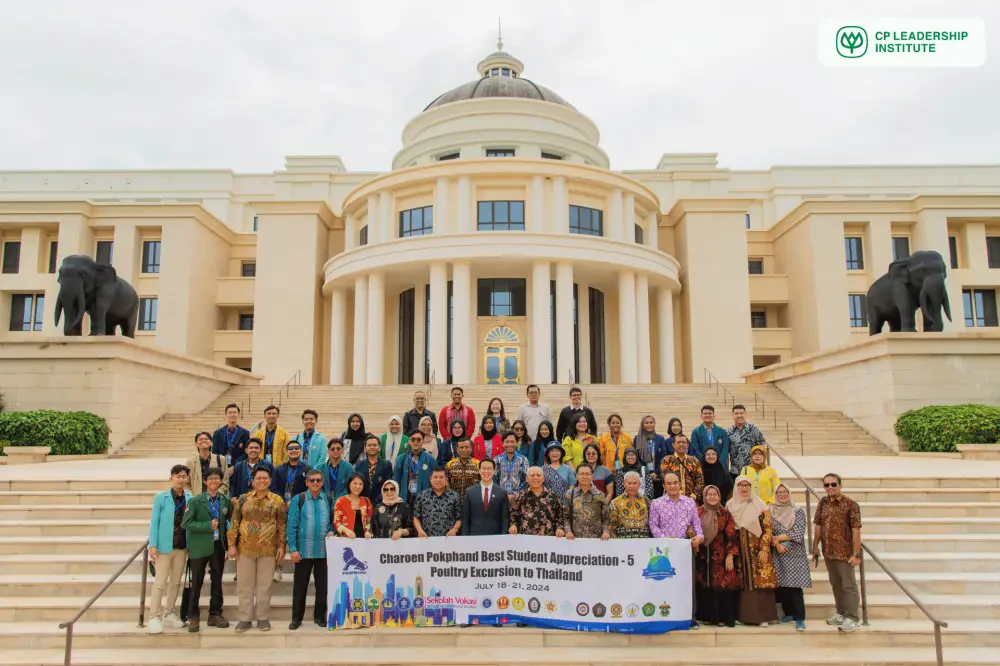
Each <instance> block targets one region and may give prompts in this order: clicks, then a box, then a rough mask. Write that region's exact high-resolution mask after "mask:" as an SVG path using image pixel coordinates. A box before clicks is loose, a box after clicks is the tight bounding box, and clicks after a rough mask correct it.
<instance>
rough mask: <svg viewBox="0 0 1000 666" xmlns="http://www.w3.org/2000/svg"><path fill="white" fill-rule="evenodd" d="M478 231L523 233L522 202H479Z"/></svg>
mask: <svg viewBox="0 0 1000 666" xmlns="http://www.w3.org/2000/svg"><path fill="white" fill-rule="evenodd" d="M477 215H478V220H477V226H478V229H479V231H524V202H523V201H480V202H479V206H478V211H477Z"/></svg>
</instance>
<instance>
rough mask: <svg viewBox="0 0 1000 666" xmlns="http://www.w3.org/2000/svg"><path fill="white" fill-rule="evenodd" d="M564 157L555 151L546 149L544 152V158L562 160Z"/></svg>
mask: <svg viewBox="0 0 1000 666" xmlns="http://www.w3.org/2000/svg"><path fill="white" fill-rule="evenodd" d="M562 158H563V157H562V155H556V154H555V153H546V152H544V151H543V152H542V159H543V160H561V159H562Z"/></svg>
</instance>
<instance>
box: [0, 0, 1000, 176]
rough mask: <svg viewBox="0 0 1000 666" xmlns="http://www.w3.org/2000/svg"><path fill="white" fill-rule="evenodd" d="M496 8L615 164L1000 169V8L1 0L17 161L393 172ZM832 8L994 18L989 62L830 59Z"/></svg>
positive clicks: (3, 121) (975, 4) (3, 152)
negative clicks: (320, 158)
mask: <svg viewBox="0 0 1000 666" xmlns="http://www.w3.org/2000/svg"><path fill="white" fill-rule="evenodd" d="M819 5H824V6H826V7H828V8H829V10H827V11H824V10H822V9H818V8H814V7H818V6H819ZM622 6H624V7H626V8H621V7H622ZM763 7H769V8H770V9H767V10H764V9H762V8H763ZM498 8H500V9H501V10H502V13H503V26H504V28H503V32H504V50H506V51H508V52H510V53H512V54H514V55H515V56H517V57H518V58H520V59H521V60H522V61H523V62H524V63H525V76H526V77H527V78H530V79H532V80H534V81H536V82H538V83H540V84H543V85H545V86H548V87H549V88H551V89H552V90H554V91H556V92H557V93H559V94H560V95H561V96H563V97H564V98H566V99H567V100H568V101H569V102H570V103H572V104H573V105H574V106H576V108H577V109H579V110H580V111H582V112H583V113H585V114H587V115H588V116H590V117H591V118H592V119H593V120H594V121H595V122H596V123H597V126H598V127H599V129H600V131H601V145H602V147H603V148H604V149H605V150H606V151H607V152H608V154H609V155H610V156H611V162H612V167H613V168H616V169H645V168H650V169H652V168H655V167H656V164H657V162H658V160H659V157H660V155H661V154H662V153H665V152H674V153H682V152H716V153H718V154H719V163H720V165H721V166H724V167H729V168H735V169H764V168H768V167H769V166H772V165H780V164H928V163H937V164H941V163H945V164H955V163H1000V1H998V0H938V1H931V0H905V1H889V0H884V1H877V0H865V1H861V2H858V1H854V0H837V1H836V2H824V3H820V2H803V1H802V0H795V1H789V2H777V1H770V0H769V1H767V2H761V1H758V2H747V1H745V0H743V1H732V2H730V1H726V2H722V1H708V0H699V1H697V2H675V1H672V0H671V1H669V2H668V1H666V0H651V1H644V2H639V1H635V0H627V1H625V2H613V1H612V0H601V1H598V0H565V1H552V2H549V1H545V0H530V1H523V2H522V1H519V0H505V1H504V2H500V3H484V2H469V1H468V0H461V1H455V0H435V1H433V2H425V1H423V0H419V1H418V0H408V1H406V2H378V1H376V0H369V1H368V2H350V3H348V2H342V1H334V0H325V1H322V2H298V1H296V0H288V1H286V2H276V1H274V0H268V1H266V2H256V1H249V0H239V1H238V2H223V1H219V0H212V1H208V2H206V1H205V0H200V1H198V2H189V1H187V0H172V1H171V2H163V1H162V0H159V1H157V2H147V1H145V0H128V1H127V2H122V1H120V0H115V1H114V2H108V1H104V0H87V1H85V2H81V1H80V0H39V1H37V2H17V1H16V0H0V10H2V14H0V17H2V18H0V63H2V65H0V169H3V170H12V169H145V168H151V169H157V168H229V169H233V170H235V171H240V172H271V171H273V170H276V169H281V168H282V166H283V164H284V156H285V155H302V154H311V155H329V154H335V155H340V156H341V157H342V158H343V160H344V163H345V165H346V166H347V168H348V169H350V170H372V171H383V170H387V169H388V168H389V166H390V162H391V159H392V156H393V154H394V153H395V152H396V151H397V150H398V149H399V148H400V133H401V131H402V128H403V125H404V124H405V123H406V121H407V120H408V119H409V118H411V117H413V116H414V115H416V114H417V113H419V112H420V111H421V110H422V109H423V108H424V107H425V106H426V105H427V104H428V103H429V102H430V101H431V100H433V99H434V98H435V97H436V96H437V95H439V94H440V93H442V92H444V91H446V90H449V89H451V88H453V87H455V86H457V85H459V84H461V83H464V82H466V81H469V80H472V79H474V78H476V77H477V75H476V71H475V66H476V63H477V62H479V60H480V59H482V58H483V57H484V56H485V55H487V54H488V53H490V52H491V51H493V50H494V49H495V47H496V44H495V42H496V12H497V9H498ZM828 16H837V17H859V18H862V19H863V18H872V17H893V16H900V17H903V16H943V17H947V16H960V17H980V18H983V19H984V20H985V21H986V28H987V39H988V56H987V63H986V65H985V66H983V67H979V68H971V69H962V68H934V69H931V68H924V69H882V70H879V69H865V70H860V69H859V70H850V69H828V68H825V67H823V66H821V65H820V64H819V62H818V61H817V58H816V28H817V24H818V23H819V22H820V21H822V20H823V19H824V18H827V17H828Z"/></svg>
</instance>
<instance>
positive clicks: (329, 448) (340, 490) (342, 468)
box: [323, 437, 354, 502]
mask: <svg viewBox="0 0 1000 666" xmlns="http://www.w3.org/2000/svg"><path fill="white" fill-rule="evenodd" d="M326 455H327V460H326V467H324V468H323V470H324V471H323V491H324V492H325V493H326V494H327V495H329V496H330V501H331V502H335V501H336V500H337V498H338V497H341V496H342V495H346V494H347V479H348V477H350V476H351V474H353V473H354V467H352V466H351V463H349V462H347V461H346V460H343V455H344V442H343V440H341V439H340V437H331V438H330V441H329V443H328V444H327V445H326Z"/></svg>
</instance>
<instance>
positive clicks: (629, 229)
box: [618, 192, 635, 243]
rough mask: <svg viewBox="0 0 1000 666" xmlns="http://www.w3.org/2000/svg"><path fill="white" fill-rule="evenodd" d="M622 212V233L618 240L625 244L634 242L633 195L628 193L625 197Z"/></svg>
mask: <svg viewBox="0 0 1000 666" xmlns="http://www.w3.org/2000/svg"><path fill="white" fill-rule="evenodd" d="M623 207H624V210H623V211H622V231H621V236H619V237H618V239H619V240H622V241H625V242H626V243H632V242H634V241H635V195H634V194H632V193H631V192H629V193H628V194H626V195H625V201H624V204H623Z"/></svg>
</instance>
